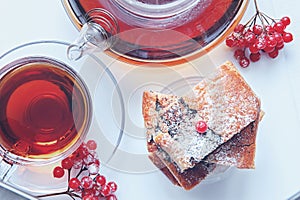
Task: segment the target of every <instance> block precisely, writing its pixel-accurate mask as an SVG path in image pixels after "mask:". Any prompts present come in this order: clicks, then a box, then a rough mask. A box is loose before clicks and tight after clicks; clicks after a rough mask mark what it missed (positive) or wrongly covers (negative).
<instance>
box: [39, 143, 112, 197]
mask: <svg viewBox="0 0 300 200" xmlns="http://www.w3.org/2000/svg"><path fill="white" fill-rule="evenodd" d="M96 148H97V144H96V142H95V141H94V140H89V141H88V142H87V143H83V144H82V145H81V146H80V147H79V148H78V149H77V150H76V151H75V152H74V153H73V154H72V155H71V156H69V157H67V158H65V159H64V160H62V161H61V165H60V166H56V167H55V168H54V169H53V176H54V177H55V178H62V177H63V176H64V175H65V171H67V173H68V188H67V189H66V191H64V192H57V193H52V194H45V195H40V196H38V198H43V197H50V196H58V195H68V196H69V197H70V198H71V199H73V200H76V198H77V199H78V198H79V199H83V200H117V197H116V195H115V194H114V193H115V191H116V190H117V184H116V183H115V182H113V181H111V182H107V181H106V178H105V176H103V175H102V174H100V173H99V169H100V161H99V159H98V156H97V153H96V152H95V150H96ZM72 172H73V173H74V174H76V175H75V176H74V177H71V174H72Z"/></svg>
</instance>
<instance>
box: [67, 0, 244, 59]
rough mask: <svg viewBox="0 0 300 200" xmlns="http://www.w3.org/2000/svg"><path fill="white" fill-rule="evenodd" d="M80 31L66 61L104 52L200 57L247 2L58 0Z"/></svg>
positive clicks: (135, 56)
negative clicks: (61, 1)
mask: <svg viewBox="0 0 300 200" xmlns="http://www.w3.org/2000/svg"><path fill="white" fill-rule="evenodd" d="M63 4H64V7H65V8H66V11H67V12H68V14H69V16H70V18H71V20H72V21H73V22H74V23H75V25H76V26H77V27H78V28H79V29H81V33H80V36H79V37H78V38H77V40H76V41H75V42H74V43H73V44H72V45H71V46H70V47H69V50H68V55H69V57H70V58H71V59H73V60H76V59H79V58H80V57H81V56H82V55H84V54H86V53H89V52H94V51H104V50H109V51H106V52H109V53H111V55H114V54H116V55H118V56H122V57H123V58H125V59H129V60H133V61H144V62H170V61H178V60H182V59H183V58H184V59H186V58H187V57H190V58H193V57H198V56H200V55H203V54H204V53H206V52H207V51H209V50H210V49H212V48H213V47H215V46H216V45H217V44H218V43H219V42H221V41H222V40H223V39H224V37H225V36H226V34H227V33H228V32H229V31H231V29H232V27H234V25H235V24H237V23H238V22H239V20H240V19H241V17H242V15H243V14H244V12H245V10H246V6H247V4H248V0H111V1H106V0H94V1H91V0H63Z"/></svg>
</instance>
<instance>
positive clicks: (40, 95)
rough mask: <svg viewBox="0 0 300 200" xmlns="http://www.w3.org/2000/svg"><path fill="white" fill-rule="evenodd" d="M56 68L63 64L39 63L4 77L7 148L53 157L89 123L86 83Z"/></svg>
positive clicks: (0, 138) (0, 134)
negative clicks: (83, 83)
mask: <svg viewBox="0 0 300 200" xmlns="http://www.w3.org/2000/svg"><path fill="white" fill-rule="evenodd" d="M29 60H30V59H29ZM57 65H62V64H61V63H57V62H56V61H54V60H48V59H46V60H45V59H41V60H39V59H37V60H35V61H34V62H30V61H29V62H27V63H23V64H20V66H18V67H15V68H12V69H11V70H10V71H9V72H7V73H6V74H5V75H3V77H2V78H1V81H0V108H1V109H0V128H1V129H0V142H1V144H2V146H3V147H4V148H5V149H6V150H8V151H10V152H12V153H14V154H16V155H19V156H22V157H27V158H42V159H44V158H51V157H54V156H56V155H58V154H60V153H61V152H64V151H65V150H66V149H68V148H69V147H70V146H72V145H73V144H74V143H76V141H77V140H78V139H79V138H80V134H81V132H82V131H83V130H82V129H83V128H84V127H85V126H86V124H87V123H88V121H87V120H88V109H87V101H88V100H87V99H86V94H85V93H84V92H85V91H83V89H82V85H81V84H82V83H81V82H80V81H79V80H77V79H76V78H75V77H73V76H72V73H70V71H69V72H67V71H65V70H64V69H61V68H58V67H57Z"/></svg>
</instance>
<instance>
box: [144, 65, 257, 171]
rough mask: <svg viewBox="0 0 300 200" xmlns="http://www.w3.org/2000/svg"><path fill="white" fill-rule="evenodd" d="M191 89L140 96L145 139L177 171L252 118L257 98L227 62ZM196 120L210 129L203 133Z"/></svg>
mask: <svg viewBox="0 0 300 200" xmlns="http://www.w3.org/2000/svg"><path fill="white" fill-rule="evenodd" d="M193 91H194V95H195V96H194V97H191V96H189V97H187V96H186V97H177V96H174V95H164V94H160V93H156V92H145V94H144V102H143V107H144V108H143V111H144V113H143V114H144V119H145V125H146V127H147V129H148V130H147V134H148V139H149V140H153V141H154V142H155V143H156V144H157V146H158V147H159V148H160V150H161V151H164V152H166V153H167V154H168V156H169V157H170V159H171V160H172V161H173V162H174V163H176V165H177V167H178V168H179V170H180V171H184V170H186V169H188V168H192V167H194V166H195V164H196V163H198V162H200V161H201V160H202V159H204V158H205V157H206V156H207V155H208V154H210V153H211V152H213V151H214V150H216V149H217V148H218V147H219V146H220V145H221V144H223V143H225V142H226V141H228V140H229V139H231V138H232V137H233V136H234V135H235V134H237V133H239V132H240V131H241V130H242V129H243V128H245V127H246V126H247V125H249V124H250V123H251V122H253V121H254V120H256V119H257V116H258V112H259V99H258V98H257V97H256V96H255V94H254V93H253V91H252V90H251V89H250V87H249V86H248V85H247V83H246V82H245V81H244V80H243V78H242V77H241V76H240V74H239V73H238V72H237V71H236V69H235V68H234V67H233V66H232V65H231V64H230V63H226V64H225V65H223V66H221V67H220V68H218V71H216V73H214V74H212V75H211V76H209V77H207V78H206V79H204V80H203V81H201V82H200V83H199V84H198V85H197V86H195V88H194V90H193ZM153 101H154V102H156V103H155V105H154V104H153ZM153 106H155V108H153ZM199 120H203V121H205V122H206V123H207V125H208V127H209V129H208V131H207V132H206V133H205V134H199V133H198V132H197V131H196V130H195V124H196V123H197V122H198V121H199ZM219 156H220V157H223V156H222V155H221V154H220V155H219ZM224 156H225V155H224ZM233 162H235V161H233Z"/></svg>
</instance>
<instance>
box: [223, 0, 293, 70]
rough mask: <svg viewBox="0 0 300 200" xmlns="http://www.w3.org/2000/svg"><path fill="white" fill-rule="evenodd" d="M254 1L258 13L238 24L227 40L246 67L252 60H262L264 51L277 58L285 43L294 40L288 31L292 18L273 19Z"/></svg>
mask: <svg viewBox="0 0 300 200" xmlns="http://www.w3.org/2000/svg"><path fill="white" fill-rule="evenodd" d="M254 2H255V8H256V14H255V15H254V16H253V17H252V18H251V19H250V20H249V21H248V22H247V23H246V24H245V25H243V24H238V25H237V26H236V27H235V29H234V31H233V33H231V34H230V35H229V36H228V37H227V38H226V41H225V42H226V45H227V46H228V47H231V48H235V51H234V57H235V58H236V59H237V60H238V61H239V64H240V66H241V67H244V68H245V67H248V66H249V64H250V62H251V61H252V62H257V61H258V60H260V58H261V55H262V53H264V54H267V55H268V56H269V57H270V58H276V57H277V56H278V54H279V50H281V49H282V48H283V47H284V44H285V43H289V42H291V41H293V35H292V34H291V33H289V32H286V27H287V26H288V25H289V24H290V23H291V20H290V18H289V17H282V18H281V19H278V20H276V19H273V18H271V17H269V16H268V15H266V14H265V13H263V12H260V11H259V9H258V6H257V2H256V0H255V1H254ZM257 22H260V23H257ZM247 49H248V50H247Z"/></svg>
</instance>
